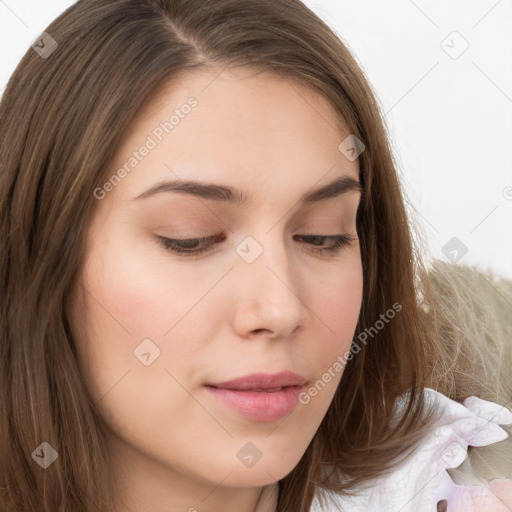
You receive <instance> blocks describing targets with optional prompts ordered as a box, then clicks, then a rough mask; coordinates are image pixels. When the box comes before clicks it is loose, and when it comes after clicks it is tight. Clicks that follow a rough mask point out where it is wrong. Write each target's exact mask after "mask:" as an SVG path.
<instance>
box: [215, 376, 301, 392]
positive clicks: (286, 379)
mask: <svg viewBox="0 0 512 512" xmlns="http://www.w3.org/2000/svg"><path fill="white" fill-rule="evenodd" d="M306 382H307V380H306V379H305V378H304V377H302V376H301V375H298V374H297V373H294V372H291V371H284V372H280V373H275V374H270V373H253V374H251V375H246V376H245V377H240V378H237V379H233V380H229V381H224V382H215V383H209V384H207V386H212V387H215V388H221V389H232V390H237V391H266V392H269V393H272V392H276V391H281V390H282V388H285V387H288V386H304V385H305V384H306Z"/></svg>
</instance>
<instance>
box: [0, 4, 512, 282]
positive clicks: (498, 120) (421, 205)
mask: <svg viewBox="0 0 512 512" xmlns="http://www.w3.org/2000/svg"><path fill="white" fill-rule="evenodd" d="M72 3H73V2H71V1H69V0H51V1H50V0H45V1H44V2H43V1H36V0H0V91H3V89H4V86H5V84H6V83H7V80H8V79H9V76H10V75H11V73H12V72H13V71H14V68H15V67H16V65H17V63H18V61H19V60H20V58H21V57H22V55H23V54H24V53H25V52H26V51H27V49H28V48H29V46H30V44H31V43H32V42H33V41H34V40H35V39H36V38H37V36H38V35H39V34H40V33H41V32H43V31H44V29H45V28H46V26H47V25H48V24H49V23H50V22H51V21H52V20H53V19H54V18H55V17H56V16H57V15H58V14H60V13H61V12H62V11H63V10H65V9H66V8H67V7H68V6H70V5H71V4H72ZM304 3H305V4H306V5H308V6H309V7H310V8H311V9H313V10H314V11H315V12H316V13H317V14H318V15H319V16H320V17H321V18H322V19H324V21H326V22H327V23H328V24H329V25H330V26H331V27H332V28H333V29H334V30H335V31H336V32H337V34H338V35H339V36H340V37H341V39H342V40H343V41H344V42H345V44H347V45H348V47H349V48H350V49H351V51H352V52H353V53H354V54H355V57H356V59H357V60H358V62H359V63H360V65H361V67H362V68H363V70H364V71H365V73H366V76H367V78H368V79H369V81H370V84H371V86H372V88H373V90H374V91H375V93H376V95H377V98H378V100H379V102H380V104H381V108H382V110H383V112H384V113H385V114H386V116H385V119H386V123H387V127H388V130H389V134H390V137H391V140H392V144H393V147H394V152H395V155H396V156H397V159H398V163H399V171H400V174H401V176H402V180H403V183H404V185H405V188H406V191H407V195H408V197H409V201H410V207H411V208H412V209H413V210H414V212H415V213H414V215H415V222H416V224H417V226H418V229H419V230H420V231H421V232H422V233H423V236H425V237H426V239H427V242H428V248H427V249H428V254H429V255H430V256H434V257H437V258H440V259H445V260H447V259H448V258H449V257H455V253H453V252H452V256H450V255H449V252H448V250H446V249H445V252H443V250H442V248H443V246H445V244H446V243H447V242H448V241H449V240H450V239H451V238H452V237H457V238H458V239H459V240H460V242H462V243H463V244H464V245H465V246H466V247H467V253H466V254H465V255H464V256H463V257H462V258H461V259H460V260H459V264H461V265H462V264H466V265H477V266H478V267H479V268H481V269H483V270H486V269H492V270H494V271H495V272H497V273H498V274H501V275H502V276H505V277H508V278H512V257H511V256H512V0H479V1H474V0H460V1H455V0H431V1H428V2H427V1H425V0H414V1H413V0H394V1H390V0H316V1H312V0H305V1H304ZM454 32H457V33H458V34H454ZM466 45H469V46H468V48H467V49H466V50H465V51H464V52H463V53H461V51H462V50H463V49H464V48H465V46H466ZM447 52H448V53H447ZM450 54H451V55H450ZM459 54H460V55H459ZM454 57H456V58H454ZM457 243H458V242H457ZM450 250H452V248H450ZM456 250H457V251H458V252H457V257H459V258H460V255H461V254H462V252H461V250H460V248H456ZM445 253H446V254H447V255H448V256H447V255H445Z"/></svg>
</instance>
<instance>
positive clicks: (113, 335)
mask: <svg viewBox="0 0 512 512" xmlns="http://www.w3.org/2000/svg"><path fill="white" fill-rule="evenodd" d="M219 71H220V70H219V69H209V70H202V71H200V72H198V71H195V72H193V73H192V72H189V73H187V74H184V75H181V76H180V78H179V80H174V81H173V82H172V83H170V84H168V85H167V86H166V87H164V88H163V89H162V90H160V91H159V92H158V94H156V95H155V96H154V97H153V98H152V99H151V101H150V102H149V103H148V104H146V105H144V107H143V108H142V109H141V111H140V112H139V114H138V115H137V118H136V119H135V120H134V122H133V123H132V124H131V126H130V129H129V130H128V131H127V132H126V135H125V137H124V139H123V141H122V144H121V145H120V147H119V148H118V150H117V153H116V157H115V160H114V162H113V165H112V167H111V169H110V172H109V173H108V176H109V177H110V176H111V175H112V174H113V173H115V172H116V170H117V169H118V168H119V167H121V166H122V165H124V163H125V162H126V161H127V160H128V158H129V157H130V155H131V154H132V152H133V151H135V150H137V149H138V148H140V147H141V145H143V144H144V142H145V140H146V139H147V137H148V135H150V134H151V133H152V131H153V130H154V129H155V127H157V126H158V125H159V123H161V122H163V121H165V120H166V119H168V118H169V116H170V114H171V113H172V112H173V111H174V110H175V109H176V108H179V107H180V105H183V104H184V103H185V102H186V100H187V98H189V97H190V96H194V97H195V98H196V99H197V101H198V105H197V106H196V107H195V108H194V109H193V110H192V111H191V112H190V114H188V115H187V116H186V117H185V118H183V119H181V120H180V122H179V124H178V125H177V126H175V128H174V129H173V130H172V132H171V133H169V134H167V135H165V136H164V137H163V139H162V141H161V142H159V143H158V145H157V147H156V148H154V149H152V150H151V151H150V152H149V154H148V155H147V156H145V157H144V158H143V159H142V160H141V161H140V163H138V165H137V166H136V167H135V168H134V169H133V170H132V171H131V172H130V173H129V174H128V175H127V176H126V177H124V178H123V179H122V180H121V182H120V183H118V184H117V185H116V186H115V187H114V188H113V190H111V191H109V192H108V193H107V194H106V195H105V197H104V198H103V199H101V200H97V204H96V205H95V210H94V215H93V217H92V220H91V223H90V225H89V228H88V238H87V247H86V257H85V262H84V266H83V268H82V272H81V275H80V283H81V284H82V285H83V287H84V289H85V290H86V291H87V293H86V304H81V305H80V306H79V307H76V308H75V310H74V314H75V315H77V316H80V318H82V319H85V324H86V326H87V329H86V333H85V337H84V339H85V340H86V341H85V342H81V343H80V344H79V347H78V350H79V357H80V361H81V366H82V368H83V372H84V375H85V376H86V378H87V379H88V382H89V385H90V389H91V393H92V394H93V396H94V398H95V399H96V401H97V407H98V411H99V412H100V414H101V416H102V418H103V419H104V420H105V422H106V423H107V425H108V427H109V429H110V431H111V433H110V435H109V438H108V447H109V448H108V449H109V461H110V464H111V466H112V468H111V474H112V476H113V478H115V481H116V483H117V487H116V493H117V496H118V498H119V500H121V499H122V500H124V501H125V502H126V508H123V510H129V511H130V512H135V511H137V512H142V511H152V512H164V511H165V512H173V511H176V512H178V511H193V510H197V511H200V512H217V511H218V510H223V512H234V511H236V512H253V511H254V510H255V507H256V504H257V501H258V499H259V496H260V494H261V491H262V487H263V486H265V485H268V484H271V483H272V482H275V481H277V480H279V479H281V478H283V477H284V476H286V475H287V474H288V473H289V472H290V471H291V470H292V469H293V468H294V467H295V466H296V464H297V463H298V462H299V460H300V458H301V456H302V455H303V453H304V452H305V450H306V448H307V446H308V444H309V443H310V441H311V439H312V438H313V436H314V434H315V432H316V431H317V429H318V427H319V425H320V423H321V421H322V419H323V417H324V415H325V413H326V411H327V409H328V407H329V405H330V403H331V401H332V398H333V396H334V392H335V390H336V387H337V385H338V383H339V381H340V378H341V374H342V370H341V371H338V372H334V377H333V378H331V380H330V381H329V382H328V383H327V384H325V387H324V388H323V389H322V390H321V391H320V392H319V393H318V394H317V396H315V397H314V398H311V400H310V402H309V403H307V404H301V403H299V404H298V405H297V406H296V408H295V409H294V410H293V411H292V413H291V414H289V415H288V416H287V417H285V418H281V419H279V420H277V421H273V422H261V421H254V420H249V419H247V418H245V417H243V416H241V415H239V414H238V413H237V412H235V411H233V410H232V409H230V408H228V407H226V406H225V405H223V404H221V403H218V402H217V401H215V400H214V399H213V398H212V397H211V396H210V395H209V394H208V393H207V391H206V390H205V388H204V384H205V383H207V382H218V381H222V380H229V379H233V378H237V377H241V376H244V375H247V374H250V373H254V372H269V373H276V372H279V371H282V370H292V371H294V372H296V373H298V374H300V375H302V376H304V377H306V378H307V380H308V385H307V386H306V387H307V388H308V387H309V386H310V385H311V384H312V383H314V382H315V381H317V380H318V379H320V378H321V377H322V375H323V374H325V372H326V371H327V370H328V368H332V366H333V364H334V363H335V361H336V360H337V358H338V357H339V356H340V355H342V354H344V353H345V352H346V351H347V350H348V349H349V348H350V344H351V341H352V338H353V335H354V331H355V327H356V323H357V319H358V316H359V312H360V305H361V300H362V285H363V278H362V268H361V254H360V248H359V243H358V240H357V232H356V212H357V207H358V204H359V201H360V193H359V192H358V191H349V192H346V193H344V194H342V195H340V196H338V197H336V198H331V199H327V200H322V201H320V202H318V203H317V204H313V205H310V206H307V207H301V206H300V205H299V204H298V199H299V198H300V197H301V196H302V194H304V193H305V192H307V191H309V190H310V189H312V188H315V187H318V186H321V185H325V184H327V183H329V182H331V181H332V180H334V179H335V178H337V177H340V176H350V177H352V178H354V179H356V180H358V176H359V167H358V161H357V160H355V161H350V160H349V159H347V158H346V157H345V156H344V155H343V154H342V153H341V152H340V151H339V150H338V145H339V144H340V143H341V141H343V140H344V139H345V138H346V137H347V136H348V135H349V134H350V131H349V130H348V127H346V126H345V125H344V123H343V121H342V120H339V119H338V117H337V114H336V112H335V110H334V108H333V106H332V105H331V104H330V102H329V101H328V100H327V99H326V98H325V97H324V96H322V95H321V94H320V93H319V92H317V91H315V90H312V89H308V88H307V87H305V86H302V85H300V84H297V83H292V82H290V81H289V80H283V79H281V78H280V77H278V76H276V75H270V74H259V75H257V76H255V75H254V73H248V72H247V70H245V71H243V70H241V69H238V70H236V71H228V70H224V71H223V72H222V73H221V74H220V75H219ZM178 177H179V178H180V179H194V180H201V181H204V182H215V183H221V184H224V185H228V186H232V187H236V188H239V189H242V190H243V191H245V193H246V194H247V195H248V196H249V198H250V203H248V204H247V205H245V206H242V205H235V204H228V203H222V202H218V201H214V200H211V199H202V198H198V197H193V196H191V195H187V194H183V193H177V192H166V193H159V194H156V195H153V196H151V197H147V198H144V199H137V200H135V199H134V198H135V197H136V196H138V195H139V194H141V193H142V192H144V191H145V190H146V189H148V188H149V187H150V186H152V185H153V184H155V183H157V182H159V181H161V180H164V179H178ZM219 232H222V233H224V234H225V235H226V238H225V240H224V241H223V242H222V243H220V244H218V245H215V246H213V248H212V249H210V250H209V251H207V252H206V253H203V254H202V255H200V256H197V257H190V256H186V255H185V256H183V255H179V254H174V253H172V252H171V251H170V250H168V249H166V248H165V247H164V246H163V244H162V243H161V242H160V241H159V240H158V238H157V235H160V236H165V237H169V238H181V239H187V238H188V239H190V238H200V237H204V236H210V235H214V234H216V233H219ZM341 233H343V234H349V235H352V236H353V237H354V240H353V241H352V242H351V243H350V245H348V246H345V247H342V248H341V249H340V250H339V251H338V253H335V254H328V253H327V254H319V253H315V252H314V249H315V246H314V245H313V244H312V243H311V241H310V242H309V243H307V242H305V241H300V240H296V239H295V238H294V235H298V234H317V235H337V234H341ZM247 236H252V237H253V238H254V239H255V240H256V241H257V242H258V244H259V245H260V246H261V247H262V248H263V252H262V253H261V254H260V256H259V257H258V258H257V259H256V260H255V261H254V262H252V263H247V262H246V261H245V260H244V259H243V258H242V257H240V256H239V254H238V253H237V252H236V248H237V246H238V245H239V244H240V243H241V242H242V241H243V240H244V239H245V238H246V237H247ZM330 245H332V242H331V241H330V240H325V241H324V242H322V245H321V246H320V247H326V246H330ZM251 250H252V249H251ZM84 306H85V309H84ZM147 338H149V339H151V340H152V342H153V343H154V344H155V345H156V346H158V348H159V349H160V356H159V357H158V358H156V359H155V360H154V362H152V363H151V364H150V365H149V366H145V365H144V364H142V363H141V362H140V360H139V359H138V358H137V357H135V356H134V350H136V348H137V347H138V346H139V345H140V343H141V342H142V340H144V339H147ZM248 442H251V443H252V444H253V445H254V446H256V447H257V449H258V450H259V452H261V459H260V460H259V461H258V462H257V463H256V464H254V465H253V466H252V467H246V466H245V465H244V464H242V463H241V461H240V459H239V458H238V457H237V453H238V451H239V450H240V449H241V448H242V447H243V446H244V445H245V444H246V443H248Z"/></svg>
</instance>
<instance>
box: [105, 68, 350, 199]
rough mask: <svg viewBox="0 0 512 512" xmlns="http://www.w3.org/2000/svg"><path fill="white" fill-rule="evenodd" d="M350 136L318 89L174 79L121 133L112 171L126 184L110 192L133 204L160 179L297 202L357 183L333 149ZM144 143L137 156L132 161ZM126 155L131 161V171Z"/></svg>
mask: <svg viewBox="0 0 512 512" xmlns="http://www.w3.org/2000/svg"><path fill="white" fill-rule="evenodd" d="M348 135H350V130H349V128H348V126H347V125H346V123H345V121H344V120H343V119H342V118H341V116H340V115H339V114H338V112H337V111H336V109H335V107H334V105H333V104H332V103H331V102H330V100H329V99H328V98H327V97H326V96H325V95H323V94H322V93H321V92H320V91H318V90H316V89H314V88H313V87H310V86H308V85H306V84H304V83H301V82H298V81H296V80H293V81H292V80H290V79H288V78H283V77H281V76H278V75H275V74H270V73H260V74H256V73H255V72H254V71H250V70H244V69H236V70H219V69H206V70H200V71H197V70H196V71H193V72H186V73H181V74H180V75H178V76H175V77H174V78H173V79H172V80H171V81H169V82H168V83H166V84H165V85H163V86H161V87H160V88H159V90H158V91H157V92H156V93H155V94H154V95H153V96H152V97H151V98H150V100H149V101H148V102H147V103H146V104H145V105H143V106H142V108H141V109H140V111H139V113H138V114H137V116H136V117H135V119H134V120H133V122H132V123H131V125H130V127H129V128H128V130H127V131H126V133H125V136H124V138H123V141H122V143H121V145H120V147H119V149H118V151H117V154H116V158H115V161H114V165H113V167H112V169H111V171H114V172H115V171H116V169H119V168H120V167H122V166H124V167H125V168H127V169H129V177H128V179H126V180H124V182H123V183H122V184H121V185H122V187H116V188H118V190H116V194H119V193H122V195H123V199H129V198H133V197H135V196H136V195H138V194H140V192H142V191H143V189H144V188H145V187H146V188H147V187H148V186H150V185H152V184H154V183H155V182H157V181H160V180H164V179H165V180H167V179H169V178H173V179H190V180H202V181H206V182H208V181H209V182H216V183H219V182H223V183H229V184H231V185H233V186H234V187H237V188H241V189H247V188H248V187H252V188H256V189H259V190H260V191H261V192H263V191H264V190H265V189H266V186H268V184H270V183H271V184H272V185H273V186H275V187H278V188H281V189H282V190H283V191H287V192H288V193H291V192H293V191H294V190H295V189H296V190H297V194H299V195H302V194H303V193H304V191H305V190H306V189H307V188H310V187H312V186H314V185H318V184H322V182H324V181H325V182H328V181H332V179H333V178H335V177H339V176H351V177H353V178H355V179H357V178H358V172H359V166H358V162H357V160H356V161H350V160H348V159H347V158H346V157H345V156H344V154H342V152H341V151H340V150H339V149H338V146H339V145H340V143H341V142H342V141H343V140H344V139H345V138H346V137H347V136H348ZM144 146H147V147H150V150H149V151H147V150H146V151H144V153H145V156H143V158H141V157H140V155H139V156H138V157H135V156H133V153H134V152H138V150H139V149H141V148H143V147H144ZM130 158H138V160H137V162H135V161H133V160H132V162H131V163H132V164H134V163H136V165H135V166H133V168H132V169H130V167H131V166H130V165H126V164H127V163H129V159H130Z"/></svg>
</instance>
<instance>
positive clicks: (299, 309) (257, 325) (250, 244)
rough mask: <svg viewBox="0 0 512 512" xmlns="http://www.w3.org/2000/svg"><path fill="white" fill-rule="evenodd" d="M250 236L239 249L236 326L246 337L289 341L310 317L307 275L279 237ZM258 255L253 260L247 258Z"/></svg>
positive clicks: (235, 293) (239, 332)
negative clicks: (306, 295) (263, 337)
mask: <svg viewBox="0 0 512 512" xmlns="http://www.w3.org/2000/svg"><path fill="white" fill-rule="evenodd" d="M261 239H263V240H264V242H263V243H262V242H259V241H257V240H256V239H255V238H252V237H249V238H248V239H247V241H246V242H245V243H244V242H242V244H241V246H239V247H238V248H237V252H238V254H239V255H241V256H240V259H238V260H237V261H236V264H235V267H236V268H235V269H234V272H233V275H232V278H233V280H234V282H235V292H234V295H233V299H234V301H233V303H234V304H235V317H234V320H233V327H234V330H235V331H236V333H237V334H238V335H239V336H241V337H243V338H253V337H255V336H265V337H268V338H271V339H287V338H289V337H290V336H291V335H292V333H294V331H296V330H298V329H299V328H300V327H302V326H305V325H306V324H307V322H308V321H309V318H310V312H309V309H308V306H307V297H304V296H303V295H304V291H305V290H306V286H305V283H304V282H303V281H304V276H303V275H301V272H300V269H299V268H297V265H296V263H295V262H294V260H293V257H292V255H291V254H289V253H287V249H286V247H285V243H284V242H283V240H279V237H272V239H271V237H268V236H267V237H265V236H262V237H261ZM244 250H245V251H246V252H245V254H249V253H250V252H251V251H252V252H253V257H254V255H255V254H258V253H259V255H258V256H257V257H256V258H255V259H254V261H252V262H250V261H251V258H246V257H244Z"/></svg>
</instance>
